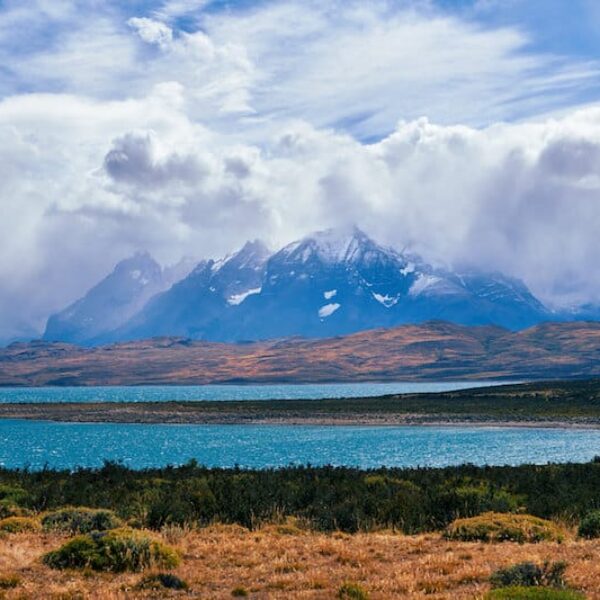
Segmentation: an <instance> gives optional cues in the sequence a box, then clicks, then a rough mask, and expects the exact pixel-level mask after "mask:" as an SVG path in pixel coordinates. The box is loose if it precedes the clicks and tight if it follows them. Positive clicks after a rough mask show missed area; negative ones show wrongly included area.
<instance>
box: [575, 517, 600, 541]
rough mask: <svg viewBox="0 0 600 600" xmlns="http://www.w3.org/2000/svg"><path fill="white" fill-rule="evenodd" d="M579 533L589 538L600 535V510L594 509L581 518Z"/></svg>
mask: <svg viewBox="0 0 600 600" xmlns="http://www.w3.org/2000/svg"><path fill="white" fill-rule="evenodd" d="M578 534H579V536H580V537H582V538H587V539H589V540H591V539H592V538H597V537H600V510H593V511H592V512H589V513H587V514H586V515H585V516H584V517H583V519H581V523H580V524H579V531H578Z"/></svg>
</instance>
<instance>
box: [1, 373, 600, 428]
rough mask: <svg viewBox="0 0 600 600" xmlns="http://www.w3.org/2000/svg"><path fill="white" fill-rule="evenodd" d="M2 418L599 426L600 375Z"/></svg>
mask: <svg viewBox="0 0 600 600" xmlns="http://www.w3.org/2000/svg"><path fill="white" fill-rule="evenodd" d="M0 418H18V419H45V420H56V421H87V422H121V423H127V422H139V423H213V424H217V423H224V424H227V423H241V424H243V423H286V424H331V425H335V424H369V425H392V424H394V425H403V424H427V423H461V424H464V423H466V424H489V423H495V424H502V423H506V424H511V425H512V424H538V425H561V426H582V427H598V426H600V380H599V379H593V380H582V381H558V382H542V383H525V384H518V385H502V386H492V387H485V388H477V389H471V390H460V391H455V392H442V393H435V394H433V393H426V394H401V395H390V396H383V397H379V398H344V399H331V400H318V401H316V400H280V401H277V400H271V401H266V400H264V401H263V400H261V401H237V402H236V401H223V402H221V401H219V402H209V401H203V402H119V403H109V402H107V403H93V404H88V403H52V404H50V403H43V404H0Z"/></svg>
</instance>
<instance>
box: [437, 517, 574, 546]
mask: <svg viewBox="0 0 600 600" xmlns="http://www.w3.org/2000/svg"><path fill="white" fill-rule="evenodd" d="M444 537H446V539H449V540H460V541H462V542H473V541H481V542H506V541H510V542H519V543H525V542H530V543H536V542H542V541H556V542H562V541H563V540H564V537H565V532H564V531H563V530H562V529H561V528H560V527H559V526H558V525H556V524H555V523H553V522H552V521H548V520H546V519H540V518H538V517H533V516H531V515H515V514H510V513H484V514H482V515H478V516H476V517H470V518H467V519H456V520H455V521H453V522H452V523H450V525H448V527H447V528H446V530H445V532H444Z"/></svg>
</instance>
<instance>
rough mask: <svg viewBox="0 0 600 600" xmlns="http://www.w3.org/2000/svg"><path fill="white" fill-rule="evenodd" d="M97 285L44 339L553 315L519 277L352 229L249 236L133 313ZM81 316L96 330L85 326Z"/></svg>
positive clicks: (327, 332)
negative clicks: (431, 258) (449, 263)
mask: <svg viewBox="0 0 600 600" xmlns="http://www.w3.org/2000/svg"><path fill="white" fill-rule="evenodd" d="M156 268H158V267H157V266H156ZM156 268H155V270H156ZM116 271H117V269H116V270H115V272H116ZM158 272H159V268H158V271H157V273H158ZM113 275H114V274H113ZM129 279H132V276H131V275H129ZM144 279H147V276H144ZM105 281H106V280H105ZM104 283H105V282H103V283H102V284H99V286H97V288H98V287H100V286H102V285H103V284H104ZM97 288H94V290H91V291H90V292H89V293H88V295H87V296H86V297H85V298H84V299H82V300H81V301H79V302H78V303H75V305H73V306H72V307H70V308H69V309H66V310H65V311H63V313H60V315H58V316H55V317H52V318H51V319H50V320H49V324H48V325H49V326H48V330H47V334H46V336H45V337H46V339H53V340H59V339H60V340H65V341H80V342H81V341H83V342H87V343H99V342H108V341H122V340H131V339H143V338H149V337H155V336H163V335H176V336H183V337H189V338H194V339H206V340H216V341H241V340H256V339H266V338H278V337H286V336H296V335H299V336H306V337H326V336H334V335H341V334H346V333H350V332H354V331H359V330H362V329H370V328H375V327H387V326H393V325H398V324H402V323H416V322H423V321H427V320H432V319H444V320H447V321H452V322H456V323H462V324H467V325H480V324H495V325H499V326H502V327H506V328H508V329H520V328H523V327H527V326H529V325H533V324H535V323H538V322H540V321H544V320H549V319H552V318H553V314H552V313H550V312H549V311H548V310H547V309H546V308H545V307H544V306H543V305H542V304H541V303H540V302H539V301H538V300H537V299H536V298H535V297H534V296H533V295H532V294H531V292H530V291H529V290H528V289H527V287H526V286H525V285H524V284H523V283H522V282H520V281H518V280H515V279H512V278H509V277H505V276H503V275H501V274H498V273H492V274H489V273H479V272H465V273H458V272H451V271H446V270H443V269H436V268H434V267H432V266H430V265H428V264H427V263H425V262H424V261H423V260H422V259H421V258H419V257H418V256H415V255H412V254H408V253H404V252H398V251H396V250H394V249H392V248H388V247H384V246H381V245H379V244H377V243H376V242H375V241H373V240H372V239H371V238H370V237H368V236H367V235H366V234H365V233H364V232H362V231H361V230H360V229H357V228H351V229H347V230H328V231H324V232H318V233H314V234H311V235H308V236H306V237H305V238H303V239H301V240H298V241H296V242H293V243H291V244H289V245H287V246H286V247H285V248H283V249H281V250H279V251H278V252H276V253H274V254H272V255H271V254H270V252H269V251H268V250H267V248H266V247H265V246H264V244H262V243H261V242H259V241H254V242H248V243H247V244H246V245H245V246H244V247H243V248H242V249H241V250H240V251H238V252H236V253H235V254H232V255H230V256H227V257H225V258H224V259H222V260H217V261H215V260H207V261H206V260H205V261H201V262H200V263H198V264H197V265H196V267H195V268H194V269H193V270H192V271H191V273H189V275H188V276H187V277H184V278H183V279H181V280H180V281H178V282H176V283H175V284H174V285H172V287H170V288H169V289H167V290H165V291H161V292H160V293H155V294H154V295H153V296H152V297H150V296H149V295H144V296H142V295H136V300H135V305H136V307H137V309H138V310H131V308H132V306H133V302H129V303H126V306H127V311H125V310H123V308H122V307H123V302H120V303H119V302H115V301H114V298H113V297H112V296H110V295H106V294H104V295H102V294H98V291H97ZM95 290H96V291H95ZM90 295H91V296H92V297H93V298H94V302H93V303H92V302H90V300H89V297H90ZM80 303H82V304H83V305H84V306H85V307H86V310H85V311H83V310H82V309H81V308H78V307H79V305H80ZM142 304H143V306H142ZM74 309H77V310H74ZM94 310H95V311H98V313H99V314H100V315H102V319H101V320H100V319H98V317H97V316H96V315H95V314H93V313H94ZM113 310H114V311H115V312H116V313H117V316H115V317H111V316H110V315H111V311H113ZM125 312H128V315H129V316H128V318H126V319H124V318H123V315H124V313H125ZM134 313H135V314H134ZM83 314H85V316H86V318H87V317H93V318H95V319H96V323H102V327H99V326H98V325H97V326H95V327H94V328H92V329H91V330H90V328H89V327H88V326H86V323H88V321H86V320H85V319H83V318H82V315H83ZM57 321H60V323H61V324H62V329H61V328H58V327H56V323H57ZM115 323H116V325H115ZM102 328H103V329H102ZM101 329H102V330H101ZM90 333H91V334H93V335H90Z"/></svg>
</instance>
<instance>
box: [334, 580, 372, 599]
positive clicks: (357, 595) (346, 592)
mask: <svg viewBox="0 0 600 600" xmlns="http://www.w3.org/2000/svg"><path fill="white" fill-rule="evenodd" d="M337 597H338V598H340V599H341V600H368V598H369V594H367V592H366V591H365V590H364V589H363V588H362V587H361V586H360V585H358V583H344V584H343V585H342V586H341V587H340V589H339V590H338V593H337Z"/></svg>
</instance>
